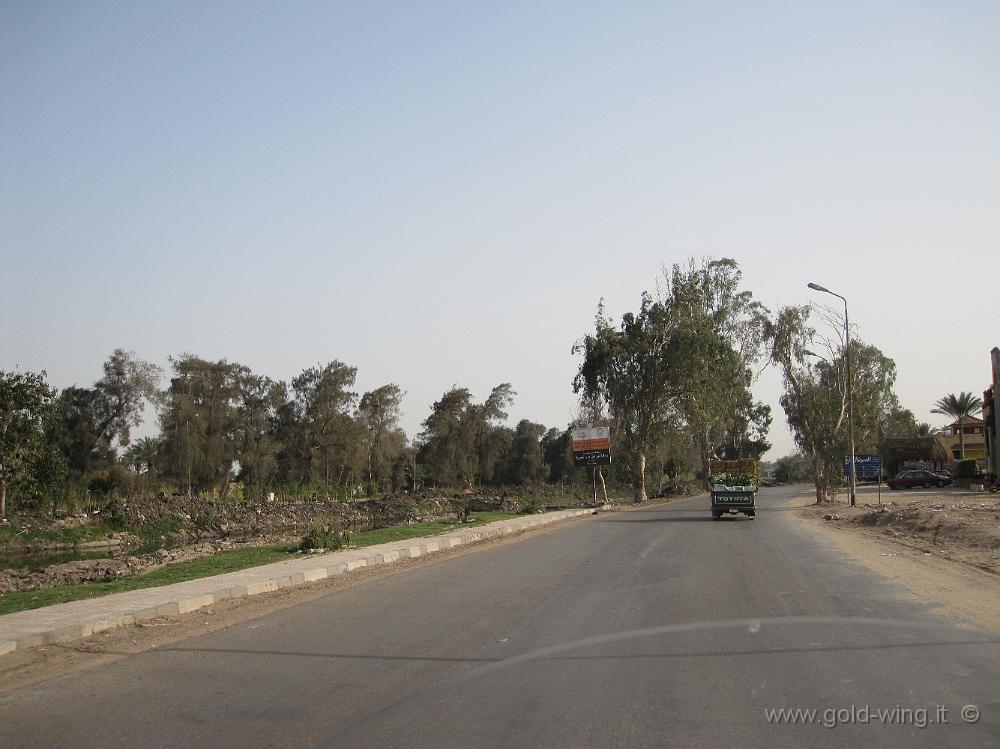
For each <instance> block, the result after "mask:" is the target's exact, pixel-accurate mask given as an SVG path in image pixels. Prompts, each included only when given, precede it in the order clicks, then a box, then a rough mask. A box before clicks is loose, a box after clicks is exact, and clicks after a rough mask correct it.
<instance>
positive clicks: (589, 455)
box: [570, 427, 611, 504]
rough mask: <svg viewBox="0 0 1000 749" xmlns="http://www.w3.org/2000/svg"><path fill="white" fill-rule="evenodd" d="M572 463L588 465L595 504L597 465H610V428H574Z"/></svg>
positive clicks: (572, 435) (572, 434) (595, 502)
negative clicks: (592, 483)
mask: <svg viewBox="0 0 1000 749" xmlns="http://www.w3.org/2000/svg"><path fill="white" fill-rule="evenodd" d="M570 434H571V437H572V438H573V465H575V466H590V467H591V477H592V479H593V482H594V504H597V466H601V465H611V430H610V429H609V428H608V427H590V428H584V429H574V430H572V432H571V433H570Z"/></svg>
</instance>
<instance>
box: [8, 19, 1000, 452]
mask: <svg viewBox="0 0 1000 749" xmlns="http://www.w3.org/2000/svg"><path fill="white" fill-rule="evenodd" d="M998 40H1000V3H998V2H995V1H987V2H955V1H954V0H942V1H941V2H919V1H918V0H905V1H904V2H851V1H849V0H837V1H834V2H802V1H801V0H795V1H792V2H768V3H753V2H732V3H724V2H685V3H669V2H655V3H635V2H633V3H629V2H625V3H623V2H607V3H585V2H572V3H554V2H539V1H538V0H535V1H533V2H525V3H512V2H506V1H505V2H478V1H471V0H467V1H466V2H453V3H444V2H441V3H432V2H399V3H381V2H369V1H367V0H366V1H365V2H355V3H333V2H323V3H308V2H295V3H279V2H272V3H250V2H191V3H185V2H158V3H147V2H134V1H129V2H118V3H107V2H34V1H30V2H16V1H14V0H3V1H2V2H0V310H2V311H0V368H3V369H12V368H14V367H15V366H18V367H21V368H22V369H30V370H38V369H46V370H47V371H48V373H49V378H50V381H51V382H52V383H53V384H55V385H57V386H60V387H63V386H66V385H69V384H72V383H78V384H81V385H84V384H89V383H91V382H93V380H95V379H96V378H97V377H98V376H99V374H100V365H101V362H102V361H103V360H104V359H105V358H106V357H107V355H108V354H109V353H110V352H111V351H112V350H113V349H114V348H116V347H124V348H127V349H133V350H134V351H135V352H136V353H137V354H138V355H139V356H140V357H142V358H146V359H150V360H152V361H155V362H158V363H160V364H162V365H164V366H166V365H167V357H168V356H169V355H171V354H178V353H181V352H184V351H189V352H193V353H196V354H198V355H200V356H202V357H206V358H223V357H224V358H227V359H230V360H236V361H240V362H242V363H245V364H247V365H249V366H251V367H252V368H253V369H254V370H256V371H259V372H261V373H265V374H268V375H270V376H272V377H275V378H281V379H289V378H291V377H293V376H294V375H295V374H297V373H298V372H299V371H300V370H301V369H302V368H303V367H306V366H310V365H313V364H315V363H317V362H326V361H329V360H331V359H335V358H336V359H340V360H342V361H345V362H348V363H350V364H352V365H354V366H357V367H358V383H357V385H358V386H357V389H358V391H359V392H363V391H364V390H366V389H371V388H373V387H376V386H378V385H380V384H383V383H385V382H390V381H392V382H397V383H398V384H399V385H400V386H401V387H402V388H404V389H405V390H406V391H407V393H408V395H407V397H406V400H405V402H404V408H405V416H404V426H405V427H406V429H407V431H408V433H410V434H413V433H415V432H416V431H417V430H418V429H419V423H420V421H421V420H422V419H423V418H425V416H426V415H427V413H428V410H429V407H430V404H431V403H432V402H433V401H434V400H436V399H437V398H439V397H440V396H441V394H442V392H444V391H445V390H446V389H447V388H449V387H450V386H451V385H453V384H459V385H463V386H467V387H469V388H471V389H472V391H473V392H474V393H475V394H476V395H477V396H478V397H479V398H484V397H485V396H486V395H487V394H488V392H489V390H490V388H491V387H492V386H493V385H495V384H497V383H499V382H505V381H509V382H511V383H512V384H513V385H514V388H515V390H517V392H518V397H517V400H516V402H515V405H514V408H513V411H512V414H511V417H512V421H514V420H516V419H519V418H525V417H527V418H531V419H532V420H534V421H541V422H543V423H545V424H546V425H549V426H553V425H554V426H560V427H562V426H564V425H565V424H566V423H567V421H568V420H569V419H570V418H571V417H572V415H573V409H574V397H573V395H572V392H571V388H570V382H571V379H572V377H573V375H574V373H575V371H576V367H577V365H578V362H577V361H576V360H574V357H573V356H572V355H571V353H570V348H571V346H572V345H573V342H574V340H576V339H577V338H579V337H580V336H582V335H583V334H585V333H587V332H588V331H589V329H590V328H591V324H592V319H593V315H594V311H595V308H596V305H597V302H598V299H599V298H600V297H602V296H603V297H605V298H606V300H607V306H608V311H609V312H611V313H612V314H614V315H616V316H617V315H620V314H621V313H622V312H625V311H628V310H633V309H635V308H636V307H637V306H638V301H639V295H640V293H641V292H642V291H643V290H644V289H653V288H654V286H655V283H656V277H657V274H658V268H659V266H660V265H661V264H663V263H666V264H670V263H673V262H677V261H681V260H683V259H684V258H686V257H687V256H690V255H696V256H702V255H711V256H715V257H723V256H728V257H733V258H735V259H737V260H738V261H739V262H740V264H741V265H742V267H743V269H744V274H745V281H746V283H747V286H748V287H749V288H750V289H752V290H753V291H754V293H755V295H756V296H757V297H758V298H759V299H761V300H762V301H763V302H764V303H766V304H767V305H769V306H771V307H772V308H773V307H776V306H778V305H782V304H792V303H803V302H806V301H809V300H816V301H819V297H821V296H825V295H818V294H816V293H815V292H811V291H809V290H807V289H806V286H805V285H806V283H807V282H808V281H815V282H817V283H820V284H822V285H824V286H827V287H829V288H831V289H833V290H835V291H838V292H839V293H841V294H843V295H845V296H846V297H848V299H849V301H850V304H851V316H852V319H853V320H854V321H856V322H857V325H858V332H859V334H860V335H861V337H863V338H864V339H865V340H866V341H868V342H870V343H873V344H875V345H877V346H879V347H880V348H881V349H882V350H883V351H884V352H885V353H886V354H887V355H889V356H891V357H892V358H893V359H895V361H896V363H897V365H898V369H899V379H898V382H897V392H898V394H899V396H900V398H901V400H902V402H903V405H904V406H906V407H908V408H910V409H912V410H913V411H914V412H915V413H916V415H917V417H918V418H919V419H922V420H928V421H932V422H933V423H936V424H940V423H944V421H945V419H943V417H938V416H932V415H931V414H929V413H928V412H929V409H930V408H931V407H932V404H933V402H934V401H935V400H936V399H937V398H939V397H941V396H942V395H944V394H945V393H948V392H957V391H959V390H971V391H973V392H976V393H981V392H982V390H983V389H984V388H985V387H986V386H987V380H988V376H989V358H988V352H989V349H990V348H992V347H993V346H996V345H1000V325H998V318H1000V314H998V313H1000V294H998V292H997V291H996V289H997V283H998V271H1000V261H998V257H1000V255H998V237H1000V43H998ZM827 299H831V298H829V297H827ZM831 301H836V300H832V299H831ZM778 391H779V382H778V377H777V375H776V374H774V373H768V374H766V375H765V376H764V377H763V378H762V380H761V381H760V383H759V385H758V393H759V395H760V397H762V398H764V399H765V400H766V401H768V402H770V403H771V404H772V406H773V407H774V409H775V411H776V412H777V413H778V416H779V418H777V419H776V420H775V424H774V426H773V427H772V435H771V438H772V441H773V442H774V444H775V449H774V451H772V454H771V455H772V457H773V456H775V455H780V454H784V453H786V452H789V451H790V450H791V449H792V441H791V437H790V436H789V434H788V431H787V427H786V426H785V424H784V422H783V421H782V420H781V419H780V407H779V406H778V403H777V396H778ZM150 428H152V427H150Z"/></svg>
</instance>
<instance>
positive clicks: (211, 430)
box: [160, 354, 248, 494]
mask: <svg viewBox="0 0 1000 749" xmlns="http://www.w3.org/2000/svg"><path fill="white" fill-rule="evenodd" d="M170 361H171V364H172V365H173V368H174V376H173V377H172V378H171V380H170V387H169V389H168V390H167V392H166V394H165V397H164V400H163V405H162V410H161V413H160V427H161V435H162V438H163V458H164V461H165V464H164V467H165V468H167V470H168V473H169V474H170V475H171V476H173V477H174V478H175V479H176V480H177V481H178V483H181V484H186V485H187V488H188V494H191V493H193V492H194V487H196V486H198V487H210V488H218V489H220V490H221V492H222V493H223V494H225V493H226V492H227V491H228V488H229V482H230V480H231V479H232V475H233V468H234V467H235V465H236V461H237V459H238V457H239V448H238V445H237V438H236V431H237V418H238V411H237V409H238V404H239V398H240V394H241V392H242V391H241V383H242V380H243V378H244V377H246V375H247V373H248V370H247V369H246V367H244V366H242V365H240V364H235V363H230V362H228V361H226V360H225V359H221V360H219V361H217V362H211V361H206V360H204V359H201V358H199V357H197V356H194V355H192V354H181V355H180V356H179V357H177V358H171V360H170Z"/></svg>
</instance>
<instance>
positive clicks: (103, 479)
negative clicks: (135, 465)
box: [87, 465, 129, 494]
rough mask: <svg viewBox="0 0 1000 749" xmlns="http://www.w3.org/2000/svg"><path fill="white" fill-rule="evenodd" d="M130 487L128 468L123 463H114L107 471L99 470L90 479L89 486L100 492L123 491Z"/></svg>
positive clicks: (92, 489) (112, 492)
mask: <svg viewBox="0 0 1000 749" xmlns="http://www.w3.org/2000/svg"><path fill="white" fill-rule="evenodd" d="M128 487H129V473H128V470H127V469H126V468H125V467H124V466H121V465H113V466H111V467H110V468H108V470H106V471H98V472H97V473H95V474H94V475H93V477H92V478H91V479H90V483H89V484H88V485H87V488H88V489H90V491H92V492H96V493H98V494H114V493H116V492H117V493H121V492H124V491H126V490H127V489H128Z"/></svg>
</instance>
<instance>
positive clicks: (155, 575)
mask: <svg viewBox="0 0 1000 749" xmlns="http://www.w3.org/2000/svg"><path fill="white" fill-rule="evenodd" d="M472 517H473V518H474V519H475V521H476V522H475V523H455V522H453V521H448V520H434V521H429V522H425V523H414V524H413V525H397V526H394V527H392V528H382V529H380V530H377V531H366V532H364V533H358V534H357V535H355V537H354V545H355V546H357V547H363V546H374V545H376V544H384V543H389V542H391V541H402V540H404V539H407V538H415V537H417V536H433V535H436V534H439V533H447V532H448V531H452V530H455V529H457V528H468V527H474V526H476V525H481V524H483V523H490V522H493V521H494V520H505V519H507V518H511V517H516V516H515V515H514V514H513V513H509V512H474V513H472ZM295 549H296V547H295V546H290V545H287V544H284V545H278V546H256V547H251V548H245V549H238V550H236V551H226V552H222V553H221V554H213V555H212V556H208V557H201V558H199V559H192V560H190V561H187V562H177V563H175V564H168V565H166V566H164V567H160V568H159V569H157V570H153V571H152V572H150V573H148V574H145V575H136V576H134V577H126V578H123V579H121V580H114V581H112V582H107V583H77V584H75V585H60V586H58V587H55V588H46V589H45V590H26V591H22V592H19V593H6V594H4V595H0V615H3V614H12V613H14V612H15V611H27V610H28V609H37V608H41V607H42V606H51V605H53V604H56V603H66V602H67V601H78V600H80V599H83V598H97V597H99V596H106V595H108V594H110V593H123V592H125V591H128V590H139V589H141V588H156V587H159V586H161V585H170V584H172V583H181V582H184V581H186V580H195V579H197V578H201V577H210V576H212V575H222V574H224V573H226V572H236V571H237V570H243V569H247V568H248V567H257V566H259V565H262V564H269V563H270V562H279V561H282V560H287V559H298V558H301V556H300V555H296V554H295V553H294V552H295Z"/></svg>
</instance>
